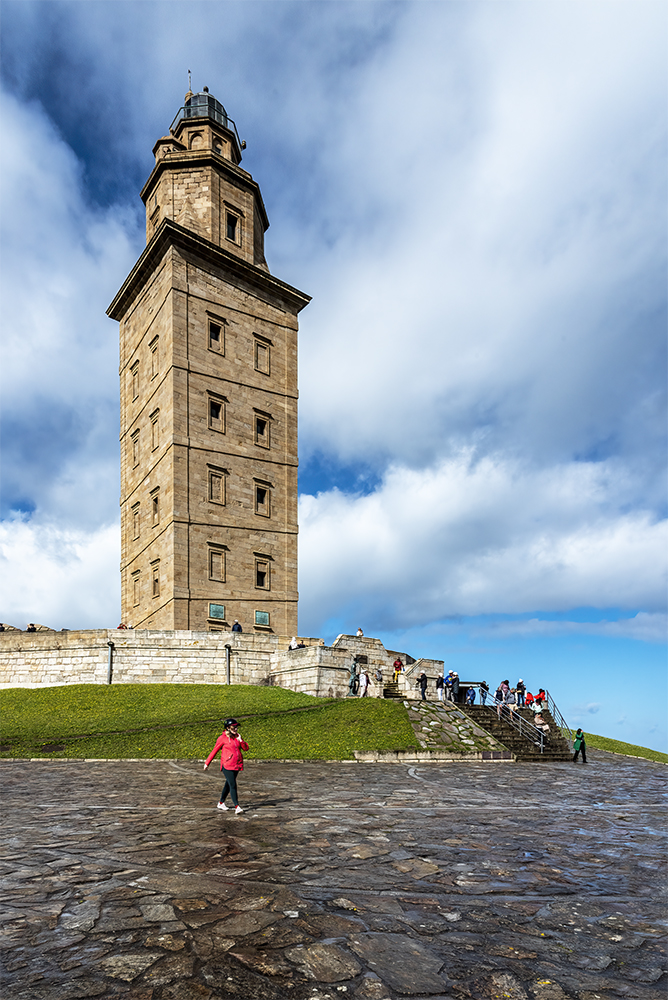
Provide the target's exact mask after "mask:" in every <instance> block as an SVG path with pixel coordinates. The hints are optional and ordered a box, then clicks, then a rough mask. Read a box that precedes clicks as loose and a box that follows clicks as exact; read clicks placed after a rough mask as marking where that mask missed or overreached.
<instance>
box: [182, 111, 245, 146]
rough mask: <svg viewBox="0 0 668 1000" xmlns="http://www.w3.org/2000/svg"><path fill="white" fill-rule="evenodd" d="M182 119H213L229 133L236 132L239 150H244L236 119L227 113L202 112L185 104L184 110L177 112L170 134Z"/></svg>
mask: <svg viewBox="0 0 668 1000" xmlns="http://www.w3.org/2000/svg"><path fill="white" fill-rule="evenodd" d="M182 118H188V119H191V118H212V119H213V121H216V122H218V124H219V125H222V126H223V128H226V129H227V130H228V131H229V132H234V134H235V136H236V137H237V145H238V147H239V149H240V150H241V149H243V148H244V147H243V144H242V142H241V139H240V138H239V133H238V132H237V126H236V123H235V121H234V119H233V118H230V116H229V115H228V114H227V112H225V111H224V112H223V113H222V114H221V113H219V112H212V111H211V110H210V109H207V110H206V111H205V110H202V111H201V112H200V109H199V108H198V107H189V106H187V105H185V104H184V106H183V107H182V108H179V110H178V111H177V112H176V115H175V116H174V121H173V122H172V124H171V125H170V126H169V131H170V132H173V131H174V126H175V125H176V124H177V122H180V121H181V119H182Z"/></svg>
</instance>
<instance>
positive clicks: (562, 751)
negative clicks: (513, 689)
mask: <svg viewBox="0 0 668 1000" xmlns="http://www.w3.org/2000/svg"><path fill="white" fill-rule="evenodd" d="M488 704H489V703H488ZM458 707H459V708H461V710H462V711H463V712H465V713H466V715H468V716H469V718H471V719H472V720H473V721H474V722H476V723H477V724H478V725H479V726H480V727H481V728H482V729H484V730H486V731H487V732H488V733H491V735H492V736H493V737H494V738H495V739H496V740H498V742H499V743H502V744H503V746H505V747H507V748H508V749H509V750H512V752H513V753H514V754H515V756H516V757H517V760H518V761H522V762H524V761H527V762H529V761H543V762H544V763H547V762H550V763H551V762H553V761H561V760H572V759H573V751H572V750H571V749H570V747H569V744H568V742H567V741H566V739H565V738H564V736H563V735H562V733H561V730H560V729H559V728H558V726H557V725H556V723H555V721H554V719H553V718H552V714H551V712H549V711H548V710H547V709H543V718H544V719H545V721H546V722H547V723H548V725H549V727H550V732H549V735H547V737H546V740H545V749H544V751H543V753H541V752H540V747H539V746H534V745H533V744H532V743H531V742H530V741H529V740H528V739H527V738H526V737H525V736H522V735H521V734H520V733H518V731H517V730H516V729H514V728H513V726H511V725H510V724H509V723H508V722H506V721H505V719H504V718H503V717H502V718H501V719H499V718H498V717H497V714H496V710H495V711H493V712H491V711H490V710H489V708H488V707H487V706H485V705H459V706H458ZM517 713H518V714H520V715H521V716H522V718H523V719H526V721H527V722H533V713H532V712H531V711H530V710H529V709H528V708H518V709H517Z"/></svg>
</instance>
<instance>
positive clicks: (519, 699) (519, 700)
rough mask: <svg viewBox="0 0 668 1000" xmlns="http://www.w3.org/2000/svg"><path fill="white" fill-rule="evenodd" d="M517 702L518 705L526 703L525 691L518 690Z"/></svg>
mask: <svg viewBox="0 0 668 1000" xmlns="http://www.w3.org/2000/svg"><path fill="white" fill-rule="evenodd" d="M517 704H518V705H523V704H524V692H523V691H518V692H517Z"/></svg>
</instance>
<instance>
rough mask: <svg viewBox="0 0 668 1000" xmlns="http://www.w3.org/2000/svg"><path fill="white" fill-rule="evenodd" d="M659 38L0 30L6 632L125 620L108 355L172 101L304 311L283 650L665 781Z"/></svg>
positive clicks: (316, 7) (506, 31)
mask: <svg viewBox="0 0 668 1000" xmlns="http://www.w3.org/2000/svg"><path fill="white" fill-rule="evenodd" d="M665 20H666V9H665V6H664V5H663V4H660V3H644V2H642V0H640V2H638V0H633V2H628V3H625V2H610V3H600V2H594V3H589V2H587V0H583V2H580V3H577V4H573V3H552V2H536V3H532V4H527V3H525V2H519V3H514V2H512V0H508V2H504V3H497V2H489V3H487V2H477V0H469V2H457V0H452V2H419V3H391V2H388V3H386V2H382V0H381V2H374V3H366V2H364V0H356V2H354V3H338V2H305V3H292V2H270V3H263V2H258V3H256V2H242V3H234V2H231V3H218V2H205V3H198V2H188V3H181V2H178V0H176V2H164V3H163V2H159V3H153V2H95V0H87V2H86V3H80V2H73V3H61V2H46V3H32V2H30V0H21V2H12V0H9V2H4V3H2V57H3V58H2V94H1V100H2V121H3V143H2V172H1V175H0V179H1V182H2V184H1V187H2V214H1V216H0V222H1V244H0V246H1V252H2V338H3V362H2V383H3V384H2V403H3V444H2V510H1V517H2V521H1V523H0V542H1V545H2V549H1V552H2V555H1V558H2V563H1V569H2V582H1V584H0V588H1V589H0V599H1V601H2V610H1V611H0V618H2V620H3V621H8V622H11V623H13V624H16V625H19V626H22V627H24V626H25V623H26V622H27V621H28V620H35V621H41V622H44V623H46V624H50V625H52V626H53V627H56V628H61V627H64V626H67V627H70V628H76V627H88V628H90V627H95V626H101V625H115V624H116V623H117V620H118V617H119V578H118V560H119V528H118V493H119V471H118V464H119V455H118V420H119V418H118V346H117V327H116V325H115V324H114V323H112V322H111V321H110V320H109V319H107V318H106V316H105V310H106V307H107V305H108V304H109V302H110V301H111V299H112V297H113V295H114V294H115V292H116V290H117V289H118V287H119V286H120V284H121V283H122V281H123V279H124V277H125V275H126V274H127V272H128V271H129V270H130V268H131V267H132V265H133V263H134V261H135V260H136V258H137V256H138V255H139V253H140V252H141V250H142V247H143V243H144V235H143V206H142V204H141V201H140V199H139V196H138V192H139V190H140V188H141V186H142V185H143V183H144V181H145V179H146V177H147V176H148V174H149V172H150V170H151V163H152V156H151V148H152V146H153V143H154V141H155V139H156V138H157V137H158V136H160V135H163V134H165V132H166V131H167V130H168V127H169V124H170V122H171V120H172V118H173V117H174V114H175V113H176V111H177V110H178V108H179V107H180V105H181V104H182V101H183V94H184V92H185V90H186V89H187V70H188V69H191V70H192V73H193V89H195V90H200V89H201V88H202V86H204V85H205V84H206V85H208V86H209V87H210V89H211V91H212V93H214V94H215V95H216V96H217V97H218V98H219V99H220V100H222V101H223V103H224V104H225V106H226V108H227V110H228V113H229V114H230V115H231V116H232V117H233V118H234V119H235V120H236V122H237V125H238V128H239V131H240V134H241V136H242V138H244V139H246V141H247V143H248V149H247V151H246V154H245V156H244V166H245V167H246V169H248V170H250V171H251V172H252V174H253V175H254V177H255V178H256V179H257V180H258V181H259V183H260V184H261V186H262V190H263V194H264V199H265V202H266V205H267V209H268V212H269V217H270V219H271V223H272V225H271V229H270V230H269V233H268V234H267V257H268V261H269V266H270V268H271V270H272V271H273V273H275V274H276V275H278V276H279V277H281V278H283V279H284V280H286V281H288V282H290V283H291V284H294V285H296V286H298V287H299V288H302V289H304V291H306V292H308V293H309V294H311V295H312V296H313V302H312V303H311V305H310V306H309V307H308V309H307V310H306V311H305V312H304V313H302V332H301V340H300V392H301V402H300V426H301V443H300V455H301V470H300V490H301V494H302V495H301V515H300V524H301V536H300V537H301V541H300V566H301V572H300V593H301V601H300V616H301V617H300V629H301V631H302V633H303V634H310V635H322V636H324V637H325V638H326V639H327V640H330V639H331V638H332V637H333V636H334V635H336V634H337V633H339V632H349V631H351V630H353V631H354V630H355V629H356V627H357V626H358V625H362V627H363V628H364V630H365V632H366V633H367V634H371V635H379V636H380V637H381V638H383V639H384V640H385V641H386V644H387V645H388V646H390V647H392V648H398V649H406V650H407V651H409V652H411V653H412V655H414V656H417V655H425V656H435V657H438V658H441V659H445V660H446V663H447V666H448V668H452V669H456V670H458V671H459V673H460V676H461V677H462V678H463V679H467V678H470V679H476V680H478V679H482V678H486V679H487V680H488V681H489V683H490V684H492V683H494V684H496V683H497V682H498V681H499V680H500V679H502V678H504V677H506V676H509V677H510V679H511V680H512V681H513V682H514V681H515V680H516V679H517V676H523V678H524V679H525V680H526V681H527V682H528V684H529V686H530V687H532V686H534V687H535V686H537V685H538V684H543V685H544V686H546V687H548V688H549V689H550V690H551V691H553V693H554V694H555V695H556V697H557V701H558V703H559V704H560V707H561V708H562V711H563V712H564V714H566V715H567V717H568V719H569V721H571V722H573V723H575V724H580V725H583V727H584V728H585V729H588V730H590V731H592V732H599V733H603V734H605V735H609V736H613V737H616V738H618V739H624V740H630V741H632V742H638V743H642V744H644V745H647V746H653V747H658V748H660V749H668V746H667V742H668V737H667V734H666V721H665V695H666V671H665V645H664V640H665V624H666V615H665V593H666V590H665V587H666V568H665V553H666V497H665V446H666V442H665V371H666V365H665V361H666V359H665V330H666V295H665V293H666V282H665V273H666V272H665V267H666V227H665V217H666V191H665V186H666V170H665V167H666V107H665V85H666V51H665V50H666V41H665V39H666V23H665Z"/></svg>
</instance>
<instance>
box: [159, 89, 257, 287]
mask: <svg viewBox="0 0 668 1000" xmlns="http://www.w3.org/2000/svg"><path fill="white" fill-rule="evenodd" d="M244 147H245V143H242V142H241V141H240V140H239V135H238V132H237V129H236V125H235V123H234V121H233V120H232V119H231V118H230V117H229V116H228V114H227V112H226V111H225V108H224V107H223V105H222V104H221V103H220V101H218V100H216V98H215V97H213V95H212V94H210V93H209V92H208V90H207V88H204V90H203V91H202V92H201V93H198V94H193V93H192V92H190V91H188V93H187V94H186V96H185V100H184V103H183V107H182V108H180V109H179V111H178V112H177V114H176V117H175V118H174V121H173V122H172V125H171V127H170V130H169V135H166V136H163V137H162V138H160V139H158V141H157V142H156V144H155V146H154V147H153V154H154V156H155V167H154V168H153V170H152V172H151V176H150V177H149V178H148V180H147V182H146V184H145V185H144V188H143V190H142V192H141V197H142V200H143V202H144V204H145V206H146V243H147V244H148V243H150V242H151V240H152V239H153V237H154V235H155V233H156V232H157V230H158V228H159V226H160V223H161V222H162V221H163V219H171V220H172V221H173V222H176V223H177V224H178V225H180V226H183V227H184V229H188V230H190V231H191V232H195V233H197V234H198V235H199V236H201V237H203V238H204V239H207V240H209V241H210V242H211V243H213V244H214V245H215V246H218V247H221V248H222V249H223V250H225V251H227V252H228V253H230V254H232V255H234V256H236V257H240V258H242V259H243V260H245V261H247V262H248V263H250V264H255V265H256V266H257V267H261V268H263V269H264V270H268V267H267V262H266V260H265V256H264V234H265V232H266V230H267V229H268V228H269V219H268V218H267V213H266V210H265V207H264V202H263V200H262V194H261V193H260V188H259V186H258V184H257V183H256V182H255V181H254V180H253V178H252V176H251V175H250V174H249V173H248V172H247V171H246V170H244V169H243V167H241V166H240V163H241V151H242V149H243V148H244Z"/></svg>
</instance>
